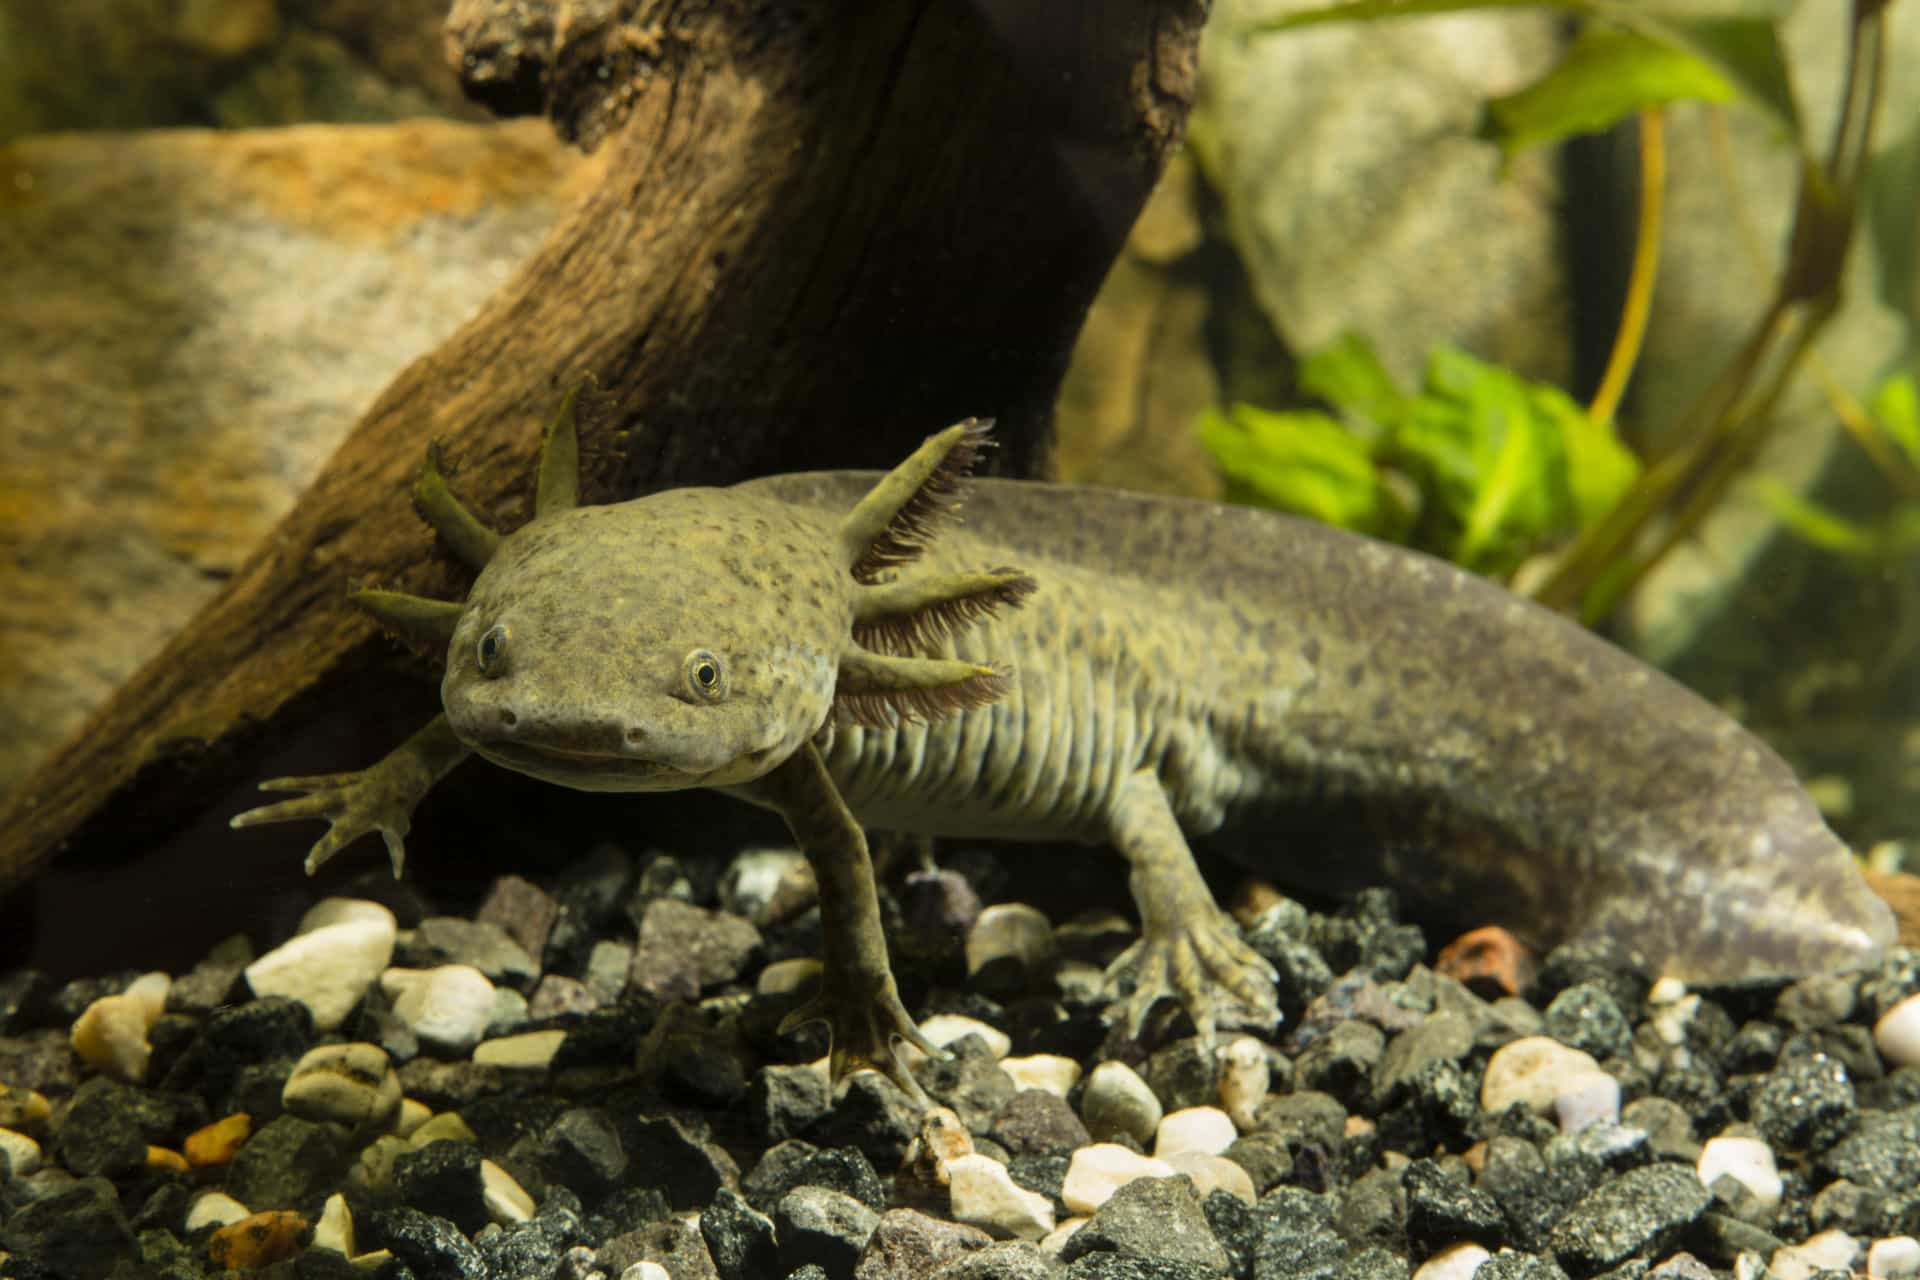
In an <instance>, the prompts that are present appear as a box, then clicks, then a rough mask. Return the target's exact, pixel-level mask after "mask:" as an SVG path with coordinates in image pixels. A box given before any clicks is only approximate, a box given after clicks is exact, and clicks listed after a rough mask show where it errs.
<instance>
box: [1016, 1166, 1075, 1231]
mask: <svg viewBox="0 0 1920 1280" xmlns="http://www.w3.org/2000/svg"><path fill="white" fill-rule="evenodd" d="M1072 1163H1073V1162H1072V1159H1071V1158H1070V1157H1068V1156H1014V1157H1013V1158H1012V1159H1010V1160H1008V1161H1007V1176H1008V1177H1009V1178H1012V1179H1013V1182H1014V1185H1015V1186H1018V1187H1024V1188H1025V1189H1026V1190H1028V1191H1037V1192H1039V1193H1040V1194H1041V1195H1043V1196H1045V1197H1047V1199H1049V1200H1051V1201H1053V1207H1054V1212H1055V1214H1057V1215H1059V1216H1061V1217H1064V1216H1066V1215H1065V1214H1064V1213H1063V1212H1062V1211H1063V1210H1064V1209H1065V1207H1066V1205H1065V1202H1063V1201H1062V1200H1061V1198H1060V1192H1061V1189H1062V1188H1063V1187H1065V1186H1066V1183H1067V1169H1068V1167H1069V1166H1070V1165H1071V1164H1072Z"/></svg>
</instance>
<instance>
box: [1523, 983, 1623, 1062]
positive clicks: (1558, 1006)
mask: <svg viewBox="0 0 1920 1280" xmlns="http://www.w3.org/2000/svg"><path fill="white" fill-rule="evenodd" d="M1544 1026H1545V1030H1546V1033H1547V1034H1548V1035H1550V1036H1552V1037H1553V1038H1554V1039H1555V1040H1558V1041H1559V1042H1560V1043H1561V1044H1564V1045H1568V1046H1570V1047H1572V1048H1575V1049H1579V1050H1581V1051H1583V1052H1585V1053H1590V1054H1592V1055H1593V1056H1594V1057H1595V1058H1597V1059H1598V1058H1612V1057H1618V1056H1620V1055H1622V1054H1624V1053H1626V1052H1627V1051H1628V1050H1629V1049H1630V1048H1632V1047H1633V1028H1632V1026H1631V1025H1629V1024H1628V1022H1627V1016H1626V1015H1625V1014H1624V1013H1622V1012H1621V1011H1620V1003H1619V1001H1617V1000H1615V999H1614V998H1613V994H1612V993H1611V992H1609V991H1608V990H1607V988H1606V987H1604V986H1602V985H1601V984H1599V983H1597V982H1581V983H1576V984H1575V985H1573V986H1571V987H1568V988H1567V989H1566V990H1565V991H1562V992H1561V993H1560V994H1559V995H1557V996H1555V997H1554V998H1553V1003H1552V1004H1549V1005H1548V1006H1547V1010H1546V1018H1545V1024H1544Z"/></svg>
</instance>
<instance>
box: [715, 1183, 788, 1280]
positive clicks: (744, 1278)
mask: <svg viewBox="0 0 1920 1280" xmlns="http://www.w3.org/2000/svg"><path fill="white" fill-rule="evenodd" d="M700 1237H701V1238H702V1239H703V1240H705V1241H706V1242H707V1252H708V1253H710V1254H712V1255H713V1266H714V1270H716V1271H718V1272H719V1273H720V1280H774V1278H775V1277H777V1276H779V1275H780V1269H779V1264H780V1249H779V1245H778V1243H777V1242H776V1241H775V1239H774V1229H773V1220H772V1219H771V1218H768V1217H767V1216H766V1215H765V1214H763V1213H759V1212H757V1211H756V1210H755V1209H754V1208H753V1206H752V1205H750V1204H748V1203H747V1202H746V1201H745V1200H744V1199H742V1198H741V1197H740V1196H739V1194H738V1193H736V1192H734V1191H731V1190H729V1189H728V1188H726V1187H722V1188H720V1190H719V1191H718V1192H717V1193H715V1195H714V1197H713V1203H711V1204H709V1205H708V1206H707V1207H706V1208H705V1209H702V1210H701V1211H700Z"/></svg>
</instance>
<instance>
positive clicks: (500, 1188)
mask: <svg viewBox="0 0 1920 1280" xmlns="http://www.w3.org/2000/svg"><path fill="white" fill-rule="evenodd" d="M480 1202H481V1203H482V1204H484V1205H485V1206H486V1207H487V1216H488V1217H489V1218H492V1219H493V1220H494V1221H495V1222H497V1223H499V1224H500V1225H501V1226H503V1227H510V1226H512V1225H513V1224H514V1223H516V1222H525V1221H527V1219H529V1218H531V1217H533V1197H532V1196H530V1195H528V1194H527V1189H526V1188H525V1187H523V1186H521V1185H520V1184H519V1183H518V1182H515V1181H514V1180H513V1175H512V1174H510V1173H508V1172H507V1171H506V1170H505V1169H502V1168H501V1167H500V1166H499V1165H497V1164H495V1163H494V1162H493V1161H491V1160H482V1161H481V1162H480Z"/></svg>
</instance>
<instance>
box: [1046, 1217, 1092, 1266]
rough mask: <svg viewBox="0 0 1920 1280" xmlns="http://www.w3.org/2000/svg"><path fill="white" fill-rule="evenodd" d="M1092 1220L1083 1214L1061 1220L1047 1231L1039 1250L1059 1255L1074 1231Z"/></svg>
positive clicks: (1054, 1255)
mask: <svg viewBox="0 0 1920 1280" xmlns="http://www.w3.org/2000/svg"><path fill="white" fill-rule="evenodd" d="M1092 1221H1093V1219H1092V1218H1090V1217H1088V1216H1086V1215H1085V1214H1082V1215H1080V1216H1079V1217H1074V1218H1068V1219H1067V1220H1066V1221H1065V1222H1062V1223H1061V1224H1060V1225H1059V1226H1057V1227H1055V1228H1054V1229H1053V1230H1051V1231H1049V1232H1047V1234H1046V1237H1045V1238H1044V1239H1042V1240H1041V1241H1040V1251H1041V1252H1042V1253H1045V1254H1050V1255H1052V1256H1053V1257H1056V1258H1057V1257H1059V1256H1060V1251H1061V1250H1062V1249H1064V1248H1066V1247H1067V1241H1069V1240H1071V1239H1073V1234H1074V1232H1076V1231H1078V1230H1080V1228H1082V1227H1084V1226H1086V1225H1087V1224H1088V1223H1089V1222H1092Z"/></svg>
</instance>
